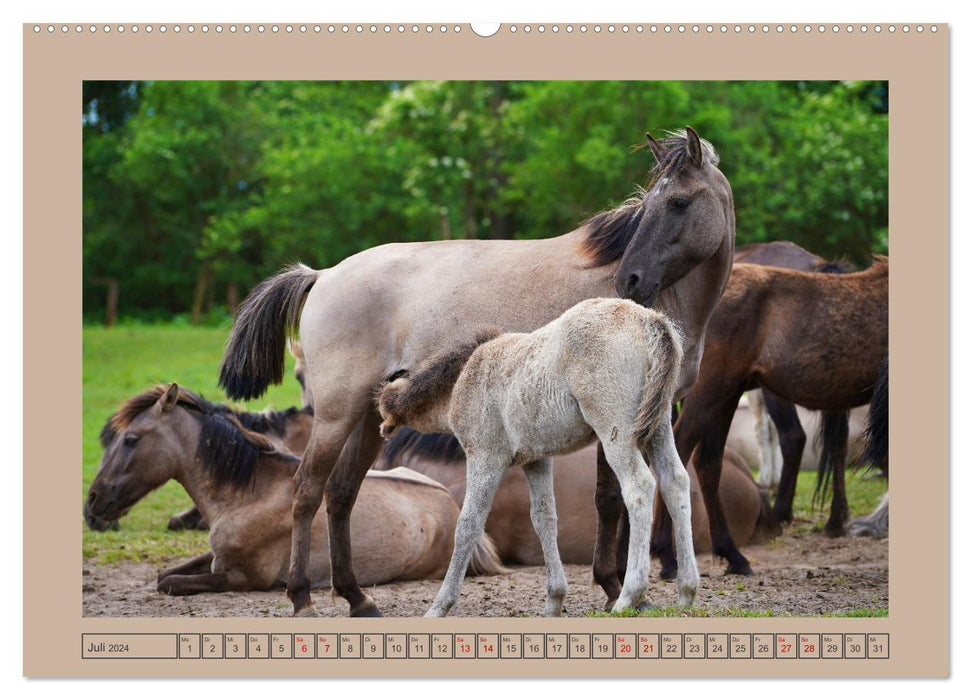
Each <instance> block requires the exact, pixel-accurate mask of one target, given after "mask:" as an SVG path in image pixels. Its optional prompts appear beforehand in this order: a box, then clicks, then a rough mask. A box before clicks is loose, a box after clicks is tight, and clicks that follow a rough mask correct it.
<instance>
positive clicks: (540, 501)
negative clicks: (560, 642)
mask: <svg viewBox="0 0 971 700" xmlns="http://www.w3.org/2000/svg"><path fill="white" fill-rule="evenodd" d="M524 470H525V472H526V480H527V481H528V482H529V516H530V519H531V520H532V521H533V529H534V530H535V531H536V536H537V537H539V542H540V545H541V546H542V547H543V561H544V562H545V563H546V610H545V611H544V612H543V614H544V615H546V616H547V617H559V616H560V615H562V614H563V599H564V598H565V597H566V587H567V582H566V572H565V571H564V570H563V562H562V561H561V560H560V550H559V547H558V546H557V543H556V537H557V527H556V499H555V497H554V495H553V462H552V461H551V460H549V459H542V460H539V461H537V462H533V463H532V464H527V465H526V466H525V467H524Z"/></svg>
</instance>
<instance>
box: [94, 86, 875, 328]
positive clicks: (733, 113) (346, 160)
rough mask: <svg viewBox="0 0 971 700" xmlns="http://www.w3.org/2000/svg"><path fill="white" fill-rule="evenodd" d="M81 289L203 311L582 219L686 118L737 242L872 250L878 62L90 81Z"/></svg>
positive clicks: (838, 252) (131, 308) (163, 308)
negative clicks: (303, 266) (264, 288)
mask: <svg viewBox="0 0 971 700" xmlns="http://www.w3.org/2000/svg"><path fill="white" fill-rule="evenodd" d="M83 98H84V104H83V108H82V129H83V148H84V158H83V167H84V207H83V217H84V220H83V225H84V310H85V314H86V316H87V317H88V318H90V319H92V320H94V319H100V318H102V316H103V313H104V307H105V288H106V286H105V285H106V284H108V283H109V282H110V281H111V280H115V281H117V283H118V286H119V289H120V313H121V315H122V316H127V317H142V318H150V317H170V316H173V315H177V314H186V313H189V312H191V317H192V320H193V321H198V320H201V319H204V318H205V316H206V314H208V313H212V312H217V313H218V310H219V309H225V307H226V306H227V304H229V305H231V304H232V303H233V302H234V301H235V300H237V299H238V298H239V296H241V294H243V293H245V292H246V290H247V289H248V288H249V287H250V286H252V285H253V284H254V283H256V282H257V281H259V280H260V279H261V278H263V277H265V276H267V275H269V274H272V273H273V272H275V271H276V270H277V269H278V268H279V267H280V266H281V265H282V264H284V263H286V262H288V261H291V260H298V259H299V260H302V261H304V262H306V263H307V264H309V265H312V266H314V267H324V266H329V265H333V264H335V263H336V262H338V261H340V260H341V259H343V258H345V257H347V256H348V255H351V254H353V253H355V252H357V251H359V250H362V249H364V248H367V247H370V246H374V245H378V244H380V243H385V242H389V241H409V240H427V239H432V238H442V237H450V238H472V237H478V238H490V237H493V238H507V237H519V238H535V237H548V236H553V235H557V234H560V233H564V232H566V231H569V230H571V229H572V228H574V227H575V226H576V224H577V223H578V222H579V221H581V220H582V219H583V218H585V217H586V216H588V215H589V214H591V213H593V212H595V211H597V210H599V209H602V208H605V207H607V206H610V205H611V204H614V203H617V202H619V201H621V200H622V199H623V198H624V197H626V195H627V194H629V193H630V191H631V190H632V189H633V188H634V186H635V185H637V184H643V182H644V180H645V177H646V174H647V172H648V170H649V169H650V166H651V165H652V162H651V156H650V152H649V151H648V150H646V149H645V150H642V151H638V152H634V153H632V152H631V149H630V146H631V145H632V144H635V143H637V142H639V141H642V140H643V134H644V132H645V131H646V130H650V131H652V132H653V133H655V134H657V133H660V132H663V131H664V130H666V129H674V128H678V127H681V126H684V125H685V124H690V125H692V126H694V127H695V128H696V129H698V131H699V132H700V133H701V134H702V135H703V136H704V137H705V138H707V139H709V140H710V141H711V142H712V143H713V144H714V145H715V147H716V148H717V150H718V151H719V153H720V155H721V158H722V162H721V168H722V170H723V172H724V173H725V174H726V176H727V177H728V178H729V180H730V182H731V183H732V187H733V190H734V194H735V208H736V217H737V224H738V241H739V242H740V243H746V242H752V241H763V240H775V239H789V240H793V241H796V242H797V243H800V244H801V245H803V246H805V247H807V248H809V249H811V250H813V251H814V252H817V253H819V254H821V255H824V256H828V257H838V256H842V257H848V258H850V259H851V260H854V261H856V262H861V263H865V262H866V261H867V259H868V255H869V252H870V251H878V252H886V247H887V200H888V188H887V167H888V160H887V152H888V131H887V124H888V117H887V84H886V83H884V82H855V83H845V82H844V83H840V82H770V81H759V82H717V83H702V82H606V81H597V82H569V81H556V82H471V83H470V82H412V83H401V82H388V83H383V82H353V83H340V82H337V83H308V82H241V81H235V82H198V81H196V82H149V83H135V82H88V83H85V85H84V94H83Z"/></svg>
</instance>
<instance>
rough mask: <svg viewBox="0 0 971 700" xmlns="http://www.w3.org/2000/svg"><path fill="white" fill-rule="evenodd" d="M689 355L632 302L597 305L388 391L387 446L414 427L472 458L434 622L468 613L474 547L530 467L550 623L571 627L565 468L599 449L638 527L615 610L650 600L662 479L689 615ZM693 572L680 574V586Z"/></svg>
mask: <svg viewBox="0 0 971 700" xmlns="http://www.w3.org/2000/svg"><path fill="white" fill-rule="evenodd" d="M682 357H683V351H682V346H681V335H680V333H679V331H678V330H677V328H676V327H675V326H674V324H673V323H672V322H671V321H670V320H669V319H668V318H667V317H666V316H664V315H663V314H661V313H659V312H657V311H653V310H650V309H645V308H643V307H641V306H639V305H637V304H635V303H634V302H631V301H627V300H620V299H588V300H586V301H583V302H580V303H579V304H577V305H576V306H574V307H573V308H571V309H569V310H567V311H566V312H565V313H564V314H563V315H562V316H560V318H558V319H556V320H554V321H552V322H551V323H549V324H547V325H545V326H543V327H542V328H540V329H538V330H536V331H534V332H532V333H528V334H527V333H506V334H502V335H497V334H495V333H491V332H490V333H486V334H482V335H480V336H478V337H477V338H476V339H475V340H474V341H473V342H472V343H469V344H467V345H464V346H461V347H459V348H456V349H454V350H451V351H449V352H448V353H445V354H443V355H439V356H437V357H435V358H433V359H431V360H430V361H428V362H426V363H425V364H424V365H423V366H422V367H420V368H419V369H418V370H417V371H415V372H414V373H406V374H404V376H401V377H399V378H397V379H395V380H393V381H391V382H389V383H388V384H386V385H385V387H384V388H383V390H382V391H381V393H380V394H379V396H378V410H379V412H380V413H381V417H382V419H383V422H382V424H381V433H382V435H384V436H386V437H387V436H390V435H392V434H393V433H394V432H395V431H396V430H397V429H398V428H399V427H402V426H405V425H408V426H410V427H413V428H415V429H417V430H420V431H423V432H435V431H449V432H452V433H454V434H455V436H456V437H457V438H458V440H459V442H460V443H461V445H462V447H463V448H464V450H465V452H466V455H467V490H466V495H465V502H464V505H463V506H462V513H461V515H460V516H459V521H458V523H457V525H456V531H455V549H454V550H453V554H452V561H451V564H450V565H449V570H448V574H447V575H446V577H445V581H444V583H443V584H442V588H441V589H440V590H439V593H438V595H437V596H436V598H435V602H434V603H433V604H432V607H431V609H430V610H429V611H428V616H442V615H445V614H446V613H447V612H448V610H449V609H450V608H451V607H452V606H453V605H454V604H455V603H456V601H457V600H458V592H459V587H460V586H461V583H462V578H463V575H464V571H465V567H466V564H467V561H468V557H469V556H470V553H471V547H472V545H473V544H474V543H475V542H476V541H477V540H478V538H479V537H480V536H481V534H482V532H483V529H484V526H485V521H486V517H487V516H488V514H489V509H490V507H491V504H492V499H493V496H494V495H495V491H496V488H497V486H498V484H499V481H500V479H501V478H502V475H503V473H504V472H505V471H506V469H507V468H509V467H510V466H514V465H523V466H524V468H525V471H526V475H527V479H528V481H529V491H530V504H531V512H530V515H531V519H532V521H533V527H534V528H535V530H536V534H537V535H538V536H539V539H540V542H541V544H542V548H543V557H544V559H545V561H546V568H547V578H548V588H547V600H546V614H547V615H559V614H561V612H562V608H563V598H564V596H565V594H566V576H565V574H564V572H563V566H562V564H561V562H560V557H559V551H558V548H557V542H556V534H557V526H556V510H555V504H554V498H553V481H552V472H551V463H550V459H549V457H551V456H552V455H559V454H564V453H567V452H571V451H573V450H576V449H578V448H580V447H582V446H583V445H585V444H588V443H590V442H591V441H593V440H594V439H596V438H599V439H600V441H601V442H602V443H603V446H604V450H605V453H606V455H607V460H608V461H609V463H610V465H611V467H612V468H613V470H614V472H615V473H616V474H617V478H618V480H619V482H620V484H621V490H622V493H623V497H624V502H625V505H626V506H627V508H628V511H629V513H630V518H631V532H632V536H631V542H630V554H629V558H628V563H629V567H628V575H627V578H626V581H625V583H624V588H623V590H622V591H621V594H620V597H619V598H618V599H617V602H616V604H615V606H614V609H615V610H620V609H623V608H626V607H632V606H635V605H637V604H638V603H639V602H641V600H642V599H643V597H644V593H645V589H646V588H647V574H648V568H649V566H650V557H649V548H650V532H651V520H652V517H653V503H654V487H655V478H654V476H653V475H652V474H651V470H650V469H648V467H647V464H646V463H645V461H644V457H642V455H641V452H642V451H644V453H645V454H646V455H647V457H648V458H649V459H650V460H651V464H652V466H653V467H654V469H655V471H656V472H657V482H658V483H659V486H660V489H661V494H662V497H663V498H664V500H665V501H666V502H667V504H668V507H669V509H670V510H671V512H672V514H675V513H676V514H677V515H675V516H674V517H675V520H676V525H675V530H676V531H677V538H678V558H679V565H682V566H683V567H684V569H683V576H681V577H680V578H679V581H678V603H679V604H680V605H689V604H690V603H691V602H692V600H693V599H694V594H695V591H696V590H697V587H698V570H697V565H696V563H695V559H694V551H693V548H692V541H691V506H690V494H689V482H688V475H687V472H686V471H685V469H684V466H683V464H682V463H681V461H680V460H679V459H678V455H677V452H676V451H675V448H674V435H673V433H672V430H671V421H670V418H671V404H672V401H673V398H674V394H675V391H676V390H677V383H678V378H679V373H680V366H681V360H682ZM680 571H682V569H681V566H679V572H680Z"/></svg>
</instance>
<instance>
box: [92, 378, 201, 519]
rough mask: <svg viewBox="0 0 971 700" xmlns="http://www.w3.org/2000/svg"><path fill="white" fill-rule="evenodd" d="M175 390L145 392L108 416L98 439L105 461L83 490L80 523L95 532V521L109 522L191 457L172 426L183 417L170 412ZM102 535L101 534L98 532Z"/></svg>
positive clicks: (176, 399) (191, 448) (175, 399)
mask: <svg viewBox="0 0 971 700" xmlns="http://www.w3.org/2000/svg"><path fill="white" fill-rule="evenodd" d="M178 402H179V387H178V385H177V384H171V385H169V386H168V387H167V388H165V389H164V390H163V389H157V390H153V392H152V393H149V392H145V393H144V394H140V395H139V396H137V397H135V398H134V399H132V400H130V401H128V402H127V403H126V404H125V406H123V407H122V409H121V410H119V411H118V413H116V414H115V415H114V416H112V417H111V418H110V419H109V421H108V424H107V425H106V426H105V429H104V430H103V431H102V433H101V437H102V445H103V447H104V455H103V456H102V458H101V467H100V469H99V470H98V474H97V476H96V477H95V479H94V482H93V483H92V484H91V488H89V489H88V498H87V501H86V502H85V505H84V515H85V520H86V521H87V522H88V525H89V526H92V527H93V528H94V529H98V527H97V525H98V524H99V521H101V522H104V521H113V520H117V519H118V518H120V517H122V516H123V515H125V514H126V513H127V512H128V511H129V510H130V509H131V507H132V506H133V505H134V504H135V503H137V502H138V501H139V500H140V499H142V498H143V497H144V496H145V495H147V494H148V493H149V492H150V491H152V490H154V489H156V488H158V487H159V486H161V485H162V484H164V483H165V482H166V481H168V480H169V479H171V478H172V477H173V476H175V474H176V473H177V468H178V464H179V463H180V460H182V459H184V458H185V455H184V454H183V453H186V452H187V453H188V454H189V456H190V457H191V455H192V454H193V452H194V449H195V443H192V444H191V445H186V444H185V442H184V440H183V439H181V437H180V432H179V430H178V426H177V425H176V424H178V423H181V422H182V420H183V419H185V418H186V417H185V416H178V415H176V414H185V411H175V410H174V409H175V408H176V406H177V405H178ZM102 529H103V528H102Z"/></svg>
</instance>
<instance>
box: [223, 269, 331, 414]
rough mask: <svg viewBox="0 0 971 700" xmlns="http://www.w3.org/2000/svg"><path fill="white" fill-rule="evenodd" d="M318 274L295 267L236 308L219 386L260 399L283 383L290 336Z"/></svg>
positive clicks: (230, 394) (260, 287) (236, 394)
mask: <svg viewBox="0 0 971 700" xmlns="http://www.w3.org/2000/svg"><path fill="white" fill-rule="evenodd" d="M316 281H317V272H316V271H315V270H311V269H310V268H309V267H307V266H306V265H299V264H298V265H291V266H290V267H288V268H286V269H285V270H283V272H281V273H280V274H278V275H276V276H274V277H270V278H269V279H266V280H263V281H262V282H260V283H259V284H258V285H256V286H255V287H254V288H253V291H251V292H250V293H249V295H248V296H247V297H246V299H245V300H244V301H243V303H242V304H241V305H240V307H239V311H238V312H236V319H235V320H234V322H233V330H232V331H231V332H230V334H229V341H228V342H227V343H226V352H225V354H224V355H223V361H222V366H221V367H220V368H219V386H221V387H223V388H224V389H225V390H226V396H228V397H229V398H231V399H236V400H239V399H255V398H257V397H258V396H262V395H263V392H265V391H266V388H267V387H268V386H269V385H270V384H279V383H280V382H282V381H283V372H284V368H285V366H286V349H287V336H288V335H293V333H294V331H295V330H296V327H297V325H298V323H299V321H300V311H301V309H302V308H303V301H304V298H305V297H306V296H307V292H309V291H310V288H311V287H313V286H314V282H316Z"/></svg>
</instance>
